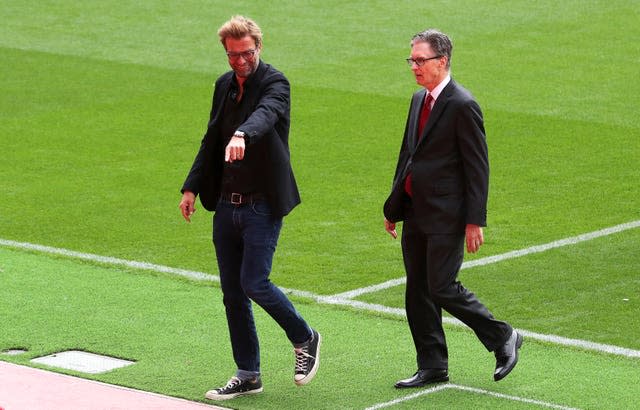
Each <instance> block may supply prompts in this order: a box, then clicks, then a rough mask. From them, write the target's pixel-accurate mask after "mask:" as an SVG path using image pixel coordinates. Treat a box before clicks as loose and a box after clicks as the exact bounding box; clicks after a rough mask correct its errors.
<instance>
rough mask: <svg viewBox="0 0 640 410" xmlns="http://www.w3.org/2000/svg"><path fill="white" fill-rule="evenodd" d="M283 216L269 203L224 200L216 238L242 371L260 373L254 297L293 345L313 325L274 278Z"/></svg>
mask: <svg viewBox="0 0 640 410" xmlns="http://www.w3.org/2000/svg"><path fill="white" fill-rule="evenodd" d="M281 227H282V218H277V217H273V216H272V215H271V208H270V207H269V204H268V203H267V202H266V201H256V202H252V203H246V204H242V205H234V204H232V203H230V202H226V201H224V200H221V201H220V202H219V203H218V206H217V207H216V213H215V215H214V221H213V242H214V245H215V249H216V256H217V259H218V268H219V270H220V286H221V288H222V294H223V302H224V306H225V311H226V314H227V325H228V327H229V336H230V338H231V347H232V350H233V358H234V360H235V362H236V365H237V366H238V369H239V370H245V371H250V372H260V348H259V343H258V334H257V332H256V326H255V322H254V318H253V310H252V305H251V301H252V300H253V301H254V302H256V303H257V304H258V305H260V307H262V308H263V309H264V310H265V311H266V312H267V313H268V314H269V315H270V316H271V317H272V318H273V319H274V320H275V321H276V322H277V323H278V324H279V325H280V327H281V328H282V329H283V330H284V331H285V332H286V334H287V337H288V338H289V340H290V341H291V343H292V344H294V345H296V344H300V343H304V342H305V341H307V340H309V338H310V337H311V329H310V328H309V326H308V325H307V323H306V322H305V321H304V319H302V317H301V316H300V315H299V314H298V312H297V311H296V309H295V308H294V306H293V304H292V303H291V301H289V299H288V298H287V297H286V295H285V294H284V293H283V292H282V291H281V290H280V289H279V288H278V287H277V286H276V285H274V284H273V283H272V282H271V281H270V280H269V274H270V273H271V265H272V261H273V254H274V252H275V250H276V245H277V242H278V237H279V235H280V229H281Z"/></svg>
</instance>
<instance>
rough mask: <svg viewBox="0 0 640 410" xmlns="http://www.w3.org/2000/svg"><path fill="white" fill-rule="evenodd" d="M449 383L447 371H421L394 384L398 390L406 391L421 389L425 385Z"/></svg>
mask: <svg viewBox="0 0 640 410" xmlns="http://www.w3.org/2000/svg"><path fill="white" fill-rule="evenodd" d="M447 381H449V373H448V372H447V369H421V370H418V371H417V372H416V374H414V375H413V376H412V377H410V378H408V379H404V380H400V381H399V382H397V383H396V384H395V386H396V388H398V389H406V388H408V387H422V386H426V385H427V384H432V383H440V382H447Z"/></svg>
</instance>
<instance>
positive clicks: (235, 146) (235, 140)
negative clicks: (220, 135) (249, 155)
mask: <svg viewBox="0 0 640 410" xmlns="http://www.w3.org/2000/svg"><path fill="white" fill-rule="evenodd" d="M244 149H245V144H244V138H242V137H237V136H235V135H234V136H233V137H231V141H229V143H228V144H227V147H226V148H225V149H224V161H225V162H233V161H240V160H241V159H242V158H244Z"/></svg>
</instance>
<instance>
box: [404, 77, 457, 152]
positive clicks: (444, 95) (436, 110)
mask: <svg viewBox="0 0 640 410" xmlns="http://www.w3.org/2000/svg"><path fill="white" fill-rule="evenodd" d="M454 89H455V83H454V82H453V80H451V81H449V84H447V86H446V87H444V89H443V90H442V92H441V93H440V95H439V96H438V99H437V100H436V102H435V104H434V105H433V108H432V109H431V113H430V114H429V119H428V120H427V123H426V124H425V126H424V130H423V131H422V135H421V138H420V139H419V141H418V144H417V145H416V148H415V150H414V151H413V152H414V153H415V152H416V151H417V150H418V148H419V147H421V146H423V145H424V144H425V143H426V142H425V141H426V140H427V139H428V138H429V137H428V136H429V132H431V130H432V129H433V127H434V126H435V124H436V123H437V122H438V120H439V119H440V116H441V115H442V113H443V112H444V109H445V107H446V106H447V104H448V103H449V100H450V99H451V96H452V94H453V91H454ZM417 122H418V121H417V120H416V121H415V123H416V124H417ZM415 126H416V127H417V125H415ZM414 133H415V131H414ZM414 135H415V134H414Z"/></svg>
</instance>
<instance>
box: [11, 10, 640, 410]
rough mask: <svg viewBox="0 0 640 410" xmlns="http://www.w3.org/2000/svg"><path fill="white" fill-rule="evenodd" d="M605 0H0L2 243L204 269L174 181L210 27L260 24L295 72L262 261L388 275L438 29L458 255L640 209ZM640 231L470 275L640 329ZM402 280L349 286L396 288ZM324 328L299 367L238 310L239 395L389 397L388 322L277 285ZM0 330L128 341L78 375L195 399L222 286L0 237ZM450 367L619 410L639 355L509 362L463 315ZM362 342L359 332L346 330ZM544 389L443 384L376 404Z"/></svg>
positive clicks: (536, 318) (597, 335)
mask: <svg viewBox="0 0 640 410" xmlns="http://www.w3.org/2000/svg"><path fill="white" fill-rule="evenodd" d="M639 9H640V5H639V4H638V2H637V1H632V0H628V1H625V0H613V1H573V0H572V1H567V2H560V3H558V2H552V1H539V2H525V1H519V0H518V1H509V2H507V1H486V2H476V1H460V2H450V1H434V2H427V3H425V2H422V3H416V2H408V1H398V2H382V1H352V2H339V1H335V0H328V1H323V2H315V1H302V0H300V1H296V0H292V1H276V2H246V1H240V2H222V1H209V2H206V1H199V0H190V1H186V2H171V1H161V0H157V1H105V2H93V1H88V2H72V1H66V0H65V1H38V2H36V1H30V0H29V1H14V0H7V1H5V2H3V5H2V6H1V7H0V20H1V21H2V22H3V23H2V25H0V61H2V64H0V74H1V75H0V90H1V91H2V93H1V96H0V153H1V158H2V160H0V186H1V187H2V189H1V191H0V192H1V195H0V240H4V241H16V242H26V243H32V244H41V245H46V246H52V247H56V248H62V249H68V250H73V251H79V252H86V253H91V254H96V255H105V256H112V257H116V258H121V259H126V260H135V261H144V262H149V263H154V264H158V265H164V266H170V267H173V268H180V269H187V270H193V271H198V272H206V273H210V274H214V275H215V274H217V271H216V266H215V259H214V254H213V249H212V246H211V232H210V231H211V215H210V214H208V213H207V212H206V211H204V209H202V208H201V207H199V208H200V209H198V212H197V213H196V214H195V215H194V222H193V223H191V224H186V223H185V222H184V221H183V220H182V218H181V216H180V214H179V210H178V207H177V205H178V202H179V199H180V195H179V188H180V186H181V183H182V181H183V179H184V177H185V176H186V173H187V171H188V169H189V166H190V165H191V162H192V160H193V156H194V155H195V152H196V150H197V147H198V144H199V141H200V139H201V137H202V134H203V132H204V128H205V126H206V120H207V115H208V111H209V108H210V107H209V104H210V98H211V91H212V84H213V82H214V80H215V79H216V78H217V77H218V76H219V75H220V74H221V73H222V72H224V71H226V70H227V69H228V66H227V63H226V60H225V56H224V53H223V50H222V47H221V45H220V43H219V42H218V40H217V38H216V34H215V33H216V30H217V28H218V27H219V26H220V25H221V24H222V23H223V22H224V21H226V20H227V19H228V18H229V17H230V16H231V15H234V14H245V15H248V16H250V17H252V18H254V19H255V20H256V21H257V22H258V23H259V24H260V25H261V27H262V29H263V31H264V33H265V42H264V51H263V54H262V57H263V59H264V60H265V61H266V62H268V63H271V64H273V65H274V66H276V67H277V68H279V69H280V70H282V71H283V72H284V73H285V74H286V75H287V76H288V78H289V80H290V81H291V85H292V127H291V137H290V138H291V150H292V161H293V165H294V170H295V172H296V177H297V179H298V183H299V186H300V190H301V194H302V200H303V203H302V205H301V206H300V207H298V208H297V209H295V210H294V212H293V213H292V214H291V215H290V216H288V217H287V218H286V219H285V225H284V228H283V232H282V236H281V239H280V243H279V249H278V251H277V253H276V259H275V261H274V269H273V274H272V279H273V280H274V281H275V282H276V283H277V284H278V285H281V286H284V287H286V288H289V289H297V290H302V291H308V292H311V293H313V294H315V295H324V296H329V295H334V294H338V293H342V292H346V291H349V290H353V289H358V288H362V287H365V286H370V285H375V284H378V283H383V282H386V281H388V280H392V279H396V278H401V277H402V276H403V269H402V261H401V255H400V244H399V241H393V240H391V239H390V238H389V236H388V235H387V234H386V233H385V232H384V229H383V224H382V220H383V219H382V218H383V217H382V212H381V208H382V203H383V201H384V199H385V198H386V195H387V193H388V189H389V187H390V184H391V179H392V177H393V171H394V167H395V161H396V156H397V152H398V149H399V144H400V139H401V137H402V131H403V128H404V121H405V118H406V111H407V109H408V104H409V99H410V96H411V93H412V92H413V91H414V90H415V89H416V84H415V82H414V79H413V77H412V75H411V72H410V70H409V69H408V68H407V67H406V64H405V62H404V61H403V59H404V58H406V57H407V54H408V52H409V40H410V38H411V36H412V35H413V34H415V33H416V32H418V31H420V30H422V29H424V28H427V27H436V28H439V29H441V30H443V31H444V32H446V33H448V34H449V35H450V36H451V37H452V39H453V42H454V51H453V59H452V76H453V78H454V79H456V80H457V81H458V82H460V83H461V84H463V85H465V86H466V87H467V88H469V89H470V90H471V91H472V92H473V93H474V95H475V96H476V97H477V99H478V101H479V102H480V105H481V107H482V109H483V112H484V115H485V126H486V129H487V139H488V145H489V153H490V160H491V180H490V199H489V226H488V227H487V228H486V229H485V237H486V240H487V243H486V244H485V246H484V247H483V248H482V249H481V251H480V253H479V254H478V255H472V256H469V257H468V260H470V261H472V260H476V259H478V258H483V257H487V256H491V255H500V254H503V253H506V252H509V251H513V250H518V249H526V248H529V247H531V246H535V245H539V244H545V243H549V242H552V241H556V240H559V239H562V238H567V237H574V236H576V235H580V234H583V233H587V232H592V231H597V230H600V229H603V228H607V227H611V226H616V225H620V224H625V223H630V222H634V221H638V220H640V197H639V196H638V194H637V191H638V187H640V167H639V166H638V164H639V163H640V142H639V141H640V139H639V137H640V119H638V118H639V117H638V115H637V107H638V103H637V101H638V98H637V96H638V95H640V81H638V79H637V77H638V62H639V60H638V58H639V57H638V56H639V50H638V41H637V40H638V38H640V26H639V25H638V24H637V20H638V13H639V11H638V10H639ZM638 244H640V231H639V230H638V229H637V228H633V229H628V230H625V231H623V232H619V233H616V234H613V235H608V236H605V237H600V238H597V239H594V240H590V241H585V242H581V243H578V244H574V245H569V246H565V247H562V248H558V249H554V250H550V251H547V252H542V253H538V254H533V255H527V256H524V257H521V258H517V259H512V260H507V261H503V262H499V263H495V264H489V265H483V266H477V267H473V268H470V269H466V270H463V271H462V273H461V279H462V281H463V283H465V285H466V286H468V287H469V288H471V289H472V290H474V292H476V293H477V294H478V295H479V296H480V298H481V299H482V300H483V301H484V302H485V303H486V304H487V305H488V306H489V308H490V309H491V310H492V312H493V313H494V314H495V315H496V316H498V317H500V318H504V319H506V320H508V321H510V322H511V323H513V324H514V326H515V327H517V328H520V329H526V330H528V331H531V332H535V333H538V334H545V335H557V336H561V337H566V338H572V339H580V340H585V341H590V342H594V343H600V344H606V345H613V346H619V347H621V348H626V349H631V350H635V351H637V350H640V319H638V317H640V315H638V312H640V272H638V266H640V256H638V253H637V249H638ZM402 297H403V287H402V286H395V287H391V288H389V289H384V290H381V291H378V292H374V293H369V294H366V295H362V296H360V297H358V298H357V299H358V300H360V301H362V302H367V303H372V304H377V305H384V306H388V307H391V308H401V307H402V303H403V302H402ZM294 299H295V301H296V304H297V306H299V308H300V310H301V311H302V313H303V314H304V315H305V317H307V318H308V319H309V321H310V322H311V324H312V325H314V326H316V327H318V328H319V330H320V331H321V332H322V333H323V336H324V337H325V345H324V350H323V362H322V363H323V364H322V366H321V369H320V371H319V374H318V378H317V380H314V382H313V383H312V384H310V385H309V386H306V387H305V388H296V386H295V385H294V384H293V382H292V380H291V379H292V371H293V355H292V352H291V348H290V346H288V345H287V342H286V340H285V339H286V338H285V337H284V335H283V334H282V332H281V331H280V330H279V329H278V328H276V325H275V324H274V323H273V322H272V321H271V320H270V319H268V318H267V317H266V315H265V314H264V312H262V311H260V310H259V309H256V312H257V315H258V322H259V323H258V325H259V331H260V335H261V341H262V349H263V363H264V368H263V372H264V378H265V379H264V381H265V393H264V394H263V395H257V396H255V397H250V398H242V399H238V400H234V401H233V402H231V403H225V405H227V404H229V405H231V406H232V407H237V408H239V409H270V408H273V409H276V408H282V407H281V406H282V403H283V400H286V403H287V404H290V406H287V407H290V408H305V406H306V408H318V409H323V408H327V409H328V408H332V409H333V408H349V409H351V408H367V407H369V406H374V405H376V404H378V403H385V402H388V401H391V400H395V399H398V398H402V397H403V396H406V395H407V393H406V392H398V391H395V390H394V389H393V387H392V386H393V382H394V381H395V380H397V379H399V378H402V377H406V376H407V375H409V373H411V372H412V371H413V370H414V366H415V363H414V352H413V350H412V347H411V342H410V336H409V331H408V328H407V326H406V323H405V321H404V319H402V318H401V317H396V316H394V315H387V314H380V313H372V312H367V311H363V310H358V309H351V308H339V307H333V306H328V305H326V304H317V303H314V302H313V301H312V300H309V299H306V298H301V297H294ZM0 323H1V325H0V351H1V350H4V349H7V348H12V347H25V348H28V353H27V354H26V356H16V357H14V356H11V357H9V356H3V355H0V360H7V361H12V362H16V363H22V364H28V363H29V361H28V360H29V358H31V357H35V356H39V355H43V354H48V353H52V352H55V351H58V350H61V349H68V348H79V349H84V350H90V351H95V352H100V353H106V354H111V355H115V356H119V357H125V358H130V359H134V360H136V361H137V364H136V365H135V366H131V367H129V368H124V369H120V370H116V371H113V372H110V373H107V374H104V375H97V376H85V375H83V377H91V378H94V379H97V380H101V381H105V382H109V383H115V384H122V385H126V386H131V387H135V388H140V389H145V390H150V391H155V392H160V393H164V394H170V395H174V396H179V397H185V398H188V399H192V400H199V401H203V400H204V397H203V393H204V392H205V391H206V390H207V389H209V388H211V387H214V386H215V385H218V384H220V383H224V382H225V381H226V379H227V378H228V377H229V376H230V375H231V373H232V372H233V370H234V368H233V363H232V361H231V354H230V349H229V346H228V341H227V334H226V324H225V321H224V315H223V310H222V304H221V295H220V291H219V288H218V286H217V285H216V284H215V283H214V284H210V283H201V282H197V281H192V280H184V279H178V278H175V277H172V276H170V275H167V274H161V273H152V272H147V271H138V270H135V269H126V268H121V267H117V266H109V265H105V264H100V263H87V262H79V261H77V260H73V259H72V258H66V257H62V256H51V255H43V254H41V253H38V252H33V251H25V250H19V249H15V248H13V247H10V246H9V247H7V246H2V247H0ZM447 331H448V333H447V336H448V341H449V343H450V353H451V367H450V373H451V377H452V383H455V384H456V385H460V386H468V387H472V388H477V389H482V390H483V391H488V392H495V393H499V394H502V395H505V396H509V397H518V398H528V399H533V400H538V401H540V402H545V403H554V404H557V405H562V406H568V407H576V408H629V407H631V406H632V405H633V404H634V403H635V397H634V396H635V395H634V393H633V392H634V391H635V389H636V387H637V383H636V382H635V380H637V375H638V370H640V362H639V361H638V359H637V358H629V357H624V356H619V355H610V354H605V353H599V352H594V351H588V350H583V349H580V348H575V347H568V346H558V345H556V344H554V343H550V342H542V341H537V340H532V339H530V340H528V341H526V344H525V347H524V349H523V351H522V355H523V356H522V362H521V363H520V364H519V365H518V367H517V368H516V370H515V371H514V373H513V375H510V376H509V378H507V379H506V380H505V381H504V382H500V383H497V384H496V383H494V382H493V381H492V379H491V373H492V366H493V363H492V356H491V355H490V354H489V353H487V352H485V351H483V350H482V349H481V346H480V343H479V342H478V341H477V340H476V339H475V337H474V336H473V334H472V333H471V332H470V331H468V329H465V328H460V327H457V326H447ZM363 338H364V340H369V342H368V343H362V342H361V341H362V340H363ZM416 406H422V407H430V408H452V407H459V408H505V409H506V408H540V406H541V405H540V404H536V403H532V402H520V401H513V400H511V399H508V398H505V397H500V396H490V395H487V394H480V393H477V392H476V393H474V392H472V391H465V390H461V389H445V390H442V391H438V392H434V393H431V394H428V395H424V396H421V397H418V398H415V399H413V400H410V401H407V402H402V403H398V404H396V405H394V406H392V407H391V408H395V409H401V408H414V407H416Z"/></svg>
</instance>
